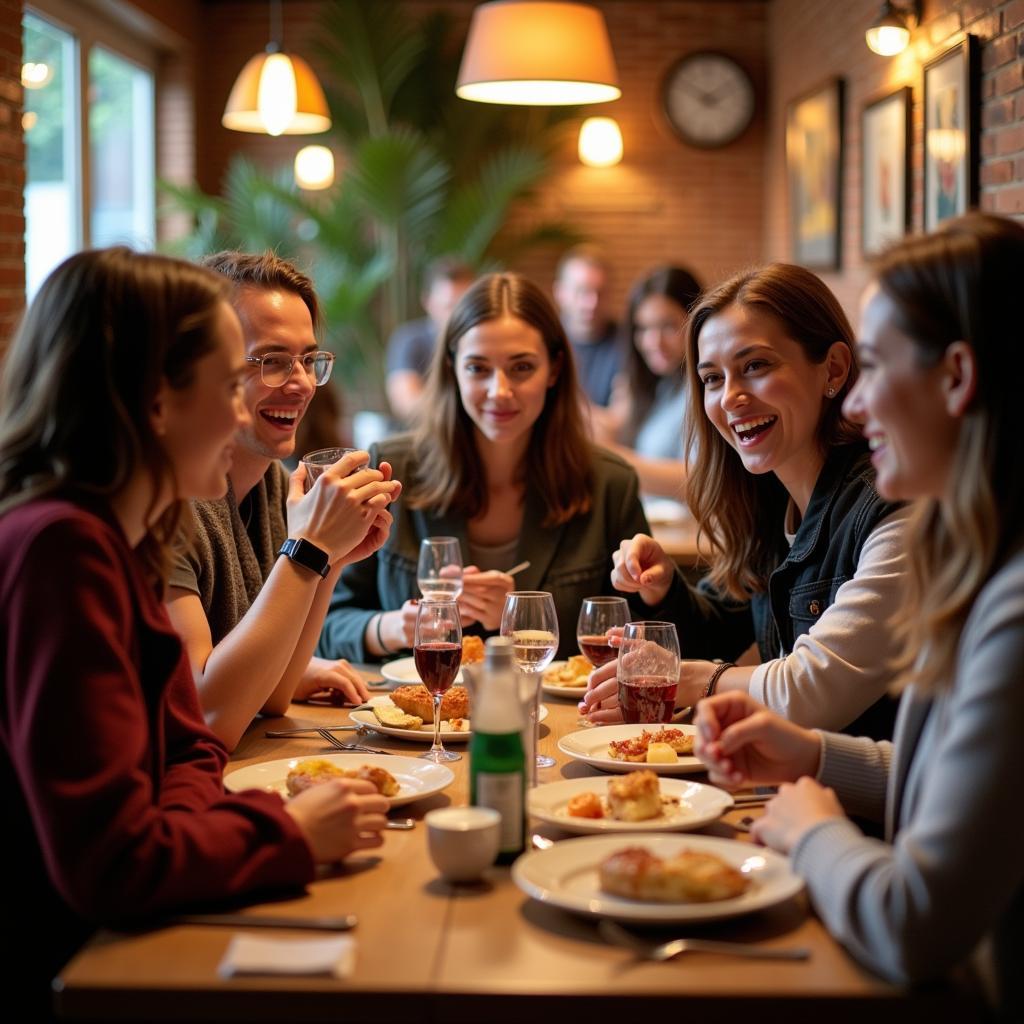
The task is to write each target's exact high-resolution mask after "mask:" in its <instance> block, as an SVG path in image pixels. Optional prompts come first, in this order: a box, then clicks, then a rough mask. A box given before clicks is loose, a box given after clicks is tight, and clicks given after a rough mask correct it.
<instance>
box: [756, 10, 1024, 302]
mask: <svg viewBox="0 0 1024 1024" xmlns="http://www.w3.org/2000/svg"><path fill="white" fill-rule="evenodd" d="M878 7H879V4H878V2H877V0H845V2H843V3H822V2H820V0H773V2H772V4H771V5H770V6H769V18H768V67H769V94H770V97H771V100H770V107H769V113H768V131H767V151H766V163H765V195H764V208H765V238H764V255H765V257H766V258H767V259H787V258H789V256H790V253H791V249H790V239H789V221H788V198H787V187H786V167H785V151H784V143H785V139H784V130H785V116H786V105H787V103H788V102H789V101H790V100H791V99H793V98H794V97H796V96H799V95H801V94H802V93H803V92H806V91H807V90H808V89H812V88H814V87H816V86H817V85H819V84H820V83H822V82H823V81H825V80H826V79H828V78H830V77H833V76H841V77H843V78H844V79H845V81H846V115H845V125H844V128H845V143H844V146H845V159H844V165H845V166H844V190H843V197H842V204H843V210H842V221H843V238H842V266H841V269H840V271H839V272H838V273H831V274H823V275H822V276H823V277H825V279H826V280H827V281H828V282H829V284H830V285H831V287H832V288H833V290H834V291H835V292H836V294H837V295H838V296H839V298H840V300H841V301H842V303H843V305H844V306H845V307H846V309H847V311H848V312H850V313H851V314H852V313H854V312H855V310H856V305H857V299H858V295H859V293H860V291H861V289H862V287H863V285H864V282H865V280H866V277H867V270H866V268H865V266H864V261H863V257H862V254H861V238H860V176H861V146H860V141H861V139H860V136H861V112H862V109H863V106H864V104H865V103H866V102H870V101H871V100H872V99H874V98H876V97H878V96H880V95H883V94H885V93H889V92H891V91H893V90H895V89H897V88H899V87H901V86H910V87H911V88H912V89H913V131H912V149H911V170H912V183H913V186H912V187H913V192H912V195H913V202H912V223H913V227H914V229H915V230H920V229H921V228H922V227H923V216H924V214H923V200H922V196H923V188H924V177H923V176H924V170H923V164H924V143H923V132H924V114H923V100H924V83H923V71H922V69H923V66H924V64H925V62H926V61H928V60H929V59H931V57H932V56H933V55H935V54H938V53H941V52H943V51H944V50H946V49H947V48H949V47H950V46H952V45H953V44H955V43H957V42H959V41H960V40H961V39H962V38H963V35H964V33H965V32H969V33H972V34H974V35H977V36H978V38H979V43H980V45H979V50H980V58H981V69H982V70H981V107H982V109H981V172H980V181H981V197H980V198H981V206H982V207H983V208H984V209H987V210H992V211H994V212H998V213H1005V214H1010V215H1014V216H1021V215H1022V214H1024V0H1013V2H981V0H926V2H925V3H924V5H923V7H924V9H923V16H922V22H921V25H920V26H919V27H918V28H917V29H916V30H915V31H914V32H913V34H912V37H911V45H910V46H909V47H908V48H907V49H906V50H905V51H904V52H903V53H902V54H900V55H899V56H896V57H880V56H878V55H877V54H874V53H872V52H871V51H870V50H869V49H868V48H867V46H866V44H865V43H864V31H865V29H866V28H867V27H868V25H870V24H871V21H872V20H873V19H874V17H875V16H876V14H877V12H878ZM795 55H799V59H794V56H795Z"/></svg>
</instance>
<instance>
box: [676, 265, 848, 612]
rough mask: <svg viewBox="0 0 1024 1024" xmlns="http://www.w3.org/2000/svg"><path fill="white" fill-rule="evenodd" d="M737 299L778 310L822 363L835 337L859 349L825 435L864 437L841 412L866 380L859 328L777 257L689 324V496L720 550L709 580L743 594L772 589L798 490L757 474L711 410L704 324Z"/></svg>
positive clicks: (822, 428)
mask: <svg viewBox="0 0 1024 1024" xmlns="http://www.w3.org/2000/svg"><path fill="white" fill-rule="evenodd" d="M732 305H739V306H744V307H746V308H748V309H753V310H757V311H758V312H759V313H763V314H766V315H768V316H771V317H774V318H775V320H776V321H777V322H778V323H779V324H781V326H782V327H783V328H784V330H785V332H786V335H787V336H788V337H790V338H792V339H793V340H794V341H795V342H797V343H798V344H799V345H800V347H801V348H802V349H803V351H804V354H805V355H806V357H807V358H808V359H809V360H810V361H811V362H812V363H821V362H823V361H824V360H825V359H826V358H827V356H828V351H829V349H830V348H831V347H832V345H833V344H835V342H837V341H839V342H843V343H844V344H845V345H847V346H848V347H849V349H850V353H851V360H850V372H849V374H848V375H847V378H846V381H845V383H844V384H843V386H842V387H841V388H840V389H839V391H838V392H837V393H836V395H835V397H831V398H828V399H823V404H822V410H821V419H820V420H819V422H818V431H817V443H818V444H819V445H820V447H821V450H822V451H823V452H824V451H827V450H828V449H829V448H830V447H832V446H833V445H838V444H846V443H850V442H852V441H855V440H857V439H859V438H860V431H859V430H858V428H857V427H856V426H855V425H854V424H853V423H851V422H850V421H849V420H847V419H846V418H845V417H844V416H843V413H842V405H843V399H844V398H845V397H846V395H847V393H848V392H849V390H850V389H851V388H852V387H853V384H854V381H855V380H856V379H857V361H856V358H855V357H854V355H853V330H852V328H851V327H850V322H849V320H847V318H846V314H845V313H844V312H843V309H842V307H841V306H840V305H839V302H838V300H837V299H836V297H835V296H834V295H833V294H832V292H830V291H829V289H828V288H827V286H826V285H825V283H824V281H822V280H821V278H819V277H817V276H816V275H814V274H812V273H811V272H810V271H809V270H805V269H804V268H803V267H798V266H794V265H793V264H790V263H770V264H768V265H767V266H765V267H760V268H759V269H756V270H750V271H747V272H745V273H742V274H738V275H737V276H735V277H733V278H730V279H729V280H728V281H725V282H724V283H722V284H720V285H718V286H717V287H716V288H713V289H711V290H710V291H708V292H706V293H705V294H704V296H703V297H702V299H701V300H700V302H699V303H698V304H697V306H696V307H695V308H694V309H693V310H692V312H691V313H690V319H689V321H688V322H687V325H686V356H685V360H684V363H685V374H686V378H687V382H688V386H689V389H690V396H691V400H690V402H689V403H688V404H687V410H686V430H685V434H686V436H685V438H684V451H693V450H694V448H693V446H694V445H696V456H695V461H694V463H693V465H692V466H691V468H690V472H689V476H688V480H687V501H688V503H689V506H690V509H691V510H692V511H693V514H694V517H695V519H696V520H697V523H698V526H699V527H700V530H701V533H702V535H703V536H704V537H705V538H706V539H707V541H708V545H709V547H710V550H711V572H710V574H709V582H710V583H712V585H714V586H715V587H717V588H719V589H720V590H721V591H722V592H723V593H727V594H729V595H730V596H732V597H735V598H737V599H739V600H743V599H745V598H747V597H749V596H750V595H751V594H752V593H757V592H759V591H762V590H764V589H765V588H766V587H767V585H768V577H769V576H770V575H771V573H772V571H773V570H774V569H775V568H776V567H777V566H778V564H779V559H780V557H781V555H782V551H783V547H782V545H783V541H784V538H783V535H782V524H783V515H784V511H785V508H786V505H787V503H788V501H789V496H788V494H787V493H786V490H785V488H784V487H783V486H782V484H781V483H780V482H779V480H778V478H777V477H776V476H775V474H774V473H766V474H763V475H755V474H753V473H749V472H747V470H746V469H744V467H743V462H742V461H741V459H740V457H739V454H738V453H737V452H736V450H735V449H734V448H733V447H732V445H730V444H729V443H728V442H727V441H726V440H725V438H723V437H722V435H721V434H719V432H718V430H717V429H716V428H715V427H714V425H713V424H712V423H711V421H710V420H709V419H708V418H707V416H706V415H705V412H704V384H703V381H702V380H701V379H700V376H699V375H698V373H697V363H698V362H699V357H698V351H699V349H698V343H699V341H700V332H701V331H702V330H703V328H704V325H705V324H706V323H707V322H708V320H710V319H711V317H713V316H715V315H716V314H718V313H721V312H723V311H725V310H726V309H728V308H729V307H730V306H732Z"/></svg>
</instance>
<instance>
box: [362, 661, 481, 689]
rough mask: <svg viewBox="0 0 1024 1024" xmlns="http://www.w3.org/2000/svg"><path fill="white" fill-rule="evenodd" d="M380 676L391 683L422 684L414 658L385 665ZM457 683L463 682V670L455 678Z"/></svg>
mask: <svg viewBox="0 0 1024 1024" xmlns="http://www.w3.org/2000/svg"><path fill="white" fill-rule="evenodd" d="M380 674H381V675H382V676H383V677H384V678H385V679H386V680H387V681H388V682H389V683H398V684H401V683H422V682H423V680H422V679H420V674H419V672H417V671H416V659H415V658H413V657H408V658H396V659H395V660H394V661H389V662H387V664H385V665H381V667H380ZM455 682H457V683H461V682H462V670H461V669H460V670H459V674H458V675H457V676H456V677H455Z"/></svg>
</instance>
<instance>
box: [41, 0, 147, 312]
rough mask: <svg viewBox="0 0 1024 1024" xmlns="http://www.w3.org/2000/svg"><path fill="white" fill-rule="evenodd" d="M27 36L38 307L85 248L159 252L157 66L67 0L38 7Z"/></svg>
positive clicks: (134, 45)
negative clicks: (56, 274)
mask: <svg viewBox="0 0 1024 1024" xmlns="http://www.w3.org/2000/svg"><path fill="white" fill-rule="evenodd" d="M40 8H45V10H42V9H40ZM22 29H23V35H24V64H23V67H22V82H23V84H24V85H25V114H24V128H25V145H26V153H27V173H26V183H25V259H26V290H27V292H28V297H29V298H30V299H31V298H32V296H33V295H34V294H35V292H36V290H37V289H38V287H39V285H40V284H41V283H42V281H43V279H44V278H45V277H46V275H47V274H48V273H49V272H50V271H51V270H52V269H53V268H54V267H55V266H56V265H57V264H58V263H59V262H60V261H61V260H63V259H64V258H66V257H67V256H69V255H70V254H71V253H73V252H76V251H77V250H79V249H81V248H84V247H95V246H105V245H115V244H126V245H131V246H134V247H135V248H139V249H148V248H152V247H153V244H154V240H155V235H156V223H155V206H156V197H155V191H156V181H155V173H154V167H155V106H154V103H155V97H154V71H153V66H154V59H153V57H152V55H151V54H148V53H146V52H145V51H143V50H141V49H140V48H139V46H138V44H137V43H134V42H133V41H131V40H126V39H125V38H123V37H122V36H121V35H120V34H119V33H118V30H117V29H116V28H113V27H112V26H107V25H105V24H104V23H101V22H99V21H98V20H97V19H96V18H95V17H94V16H93V15H90V14H88V13H87V12H85V11H84V10H83V8H82V7H81V6H80V5H76V4H72V5H69V4H67V3H65V2H64V0H38V6H37V7H36V9H34V10H31V11H26V13H25V15H24V18H23V21H22Z"/></svg>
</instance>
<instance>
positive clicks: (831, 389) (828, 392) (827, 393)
mask: <svg viewBox="0 0 1024 1024" xmlns="http://www.w3.org/2000/svg"><path fill="white" fill-rule="evenodd" d="M835 393H836V389H835V388H834V387H833V386H832V385H831V384H829V386H828V391H826V392H825V394H826V395H828V397H829V398H831V397H832V396H833V395H834V394H835Z"/></svg>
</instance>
